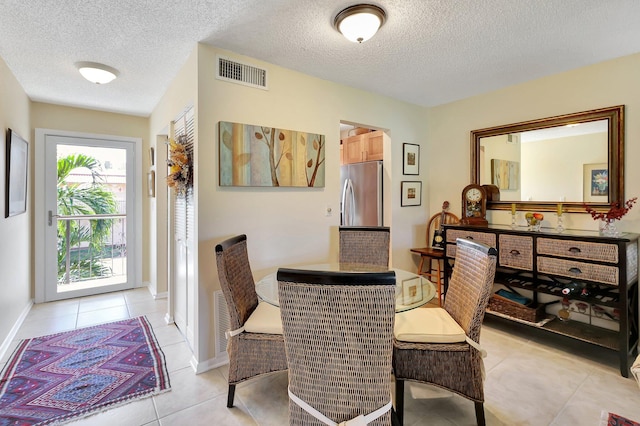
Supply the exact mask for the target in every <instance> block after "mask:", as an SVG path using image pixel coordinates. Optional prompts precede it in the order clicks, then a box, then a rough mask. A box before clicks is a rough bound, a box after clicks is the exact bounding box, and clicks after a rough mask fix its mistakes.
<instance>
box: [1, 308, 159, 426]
mask: <svg viewBox="0 0 640 426" xmlns="http://www.w3.org/2000/svg"><path fill="white" fill-rule="evenodd" d="M169 389H170V385H169V376H168V374H167V368H166V364H165V360H164V354H163V353H162V350H161V349H160V346H159V345H158V342H157V341H156V338H155V336H154V334H153V331H152V329H151V325H150V324H149V322H148V321H147V319H146V318H145V317H143V316H142V317H138V318H132V319H128V320H124V321H117V322H112V323H108V324H102V325H97V326H93V327H87V328H81V329H78V330H73V331H68V332H64V333H58V334H52V335H49V336H43V337H36V338H33V339H26V340H23V341H22V342H21V343H20V344H19V345H18V348H17V349H16V350H15V352H14V353H13V355H11V358H10V359H9V361H8V362H7V364H6V365H5V367H4V369H3V371H2V373H1V374H0V426H5V425H21V426H22V425H24V426H27V425H54V424H55V425H58V424H62V423H66V422H68V421H71V420H76V419H78V418H80V417H84V416H88V415H91V414H95V413H98V412H100V411H104V410H106V409H109V408H113V407H115V406H118V405H122V404H125V403H128V402H132V401H135V400H138V399H142V398H145V397H148V396H151V395H155V394H158V393H161V392H164V391H168V390H169Z"/></svg>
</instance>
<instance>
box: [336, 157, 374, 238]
mask: <svg viewBox="0 0 640 426" xmlns="http://www.w3.org/2000/svg"><path fill="white" fill-rule="evenodd" d="M340 181H341V183H342V198H341V201H340V224H341V225H343V226H382V161H368V162H366V163H353V164H345V165H343V166H341V167H340Z"/></svg>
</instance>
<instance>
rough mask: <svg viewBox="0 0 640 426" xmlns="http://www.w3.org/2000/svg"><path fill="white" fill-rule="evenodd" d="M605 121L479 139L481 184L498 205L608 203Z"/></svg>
mask: <svg viewBox="0 0 640 426" xmlns="http://www.w3.org/2000/svg"><path fill="white" fill-rule="evenodd" d="M608 159H609V158H608V121H607V120H599V121H594V122H590V123H578V124H568V125H566V126H561V127H551V128H548V129H540V130H530V131H525V132H517V133H509V134H506V135H497V136H490V137H486V138H480V184H482V185H484V184H492V185H496V186H497V187H498V188H499V189H500V200H501V201H567V200H572V201H585V202H594V201H598V202H607V201H608V197H609V185H608V181H609V180H608V175H609V165H608Z"/></svg>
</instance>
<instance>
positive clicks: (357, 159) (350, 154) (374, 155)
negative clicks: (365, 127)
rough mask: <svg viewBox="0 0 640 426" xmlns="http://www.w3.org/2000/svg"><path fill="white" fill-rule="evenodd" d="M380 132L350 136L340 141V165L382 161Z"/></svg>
mask: <svg viewBox="0 0 640 426" xmlns="http://www.w3.org/2000/svg"><path fill="white" fill-rule="evenodd" d="M382 157H383V143H382V130H377V131H375V132H369V133H363V134H361V135H355V136H350V137H348V138H345V139H343V140H342V164H351V163H362V162H365V161H375V160H382Z"/></svg>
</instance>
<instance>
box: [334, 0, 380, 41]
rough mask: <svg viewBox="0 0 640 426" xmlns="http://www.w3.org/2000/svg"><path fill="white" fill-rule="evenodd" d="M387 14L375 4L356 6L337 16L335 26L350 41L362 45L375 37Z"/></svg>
mask: <svg viewBox="0 0 640 426" xmlns="http://www.w3.org/2000/svg"><path fill="white" fill-rule="evenodd" d="M386 19H387V14H386V13H385V11H384V10H383V9H381V8H380V7H378V6H375V5H373V4H356V5H354V6H350V7H348V8H346V9H344V10H343V11H342V12H340V13H338V14H337V15H336V18H335V19H334V21H333V26H334V27H335V28H336V29H337V30H338V31H340V32H341V33H342V35H343V36H345V37H346V38H347V39H348V40H350V41H353V42H354V43H362V42H363V41H367V40H369V39H370V38H371V37H373V36H374V35H375V33H376V32H377V31H378V29H379V28H380V27H381V26H382V24H384V21H385V20H386Z"/></svg>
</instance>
